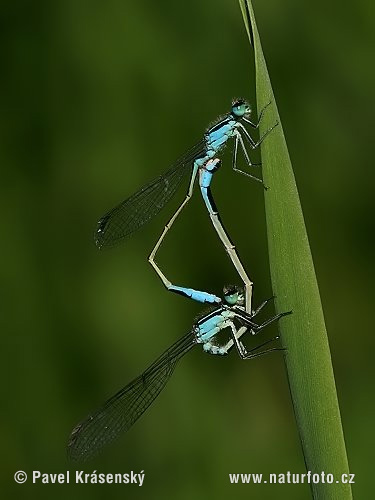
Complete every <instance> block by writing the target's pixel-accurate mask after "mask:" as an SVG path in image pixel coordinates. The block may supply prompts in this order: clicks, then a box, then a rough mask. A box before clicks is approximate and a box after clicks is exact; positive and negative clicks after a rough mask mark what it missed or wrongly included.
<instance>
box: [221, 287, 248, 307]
mask: <svg viewBox="0 0 375 500" xmlns="http://www.w3.org/2000/svg"><path fill="white" fill-rule="evenodd" d="M223 293H224V300H225V302H226V303H227V304H229V305H230V306H235V305H237V306H241V305H242V304H243V303H244V301H245V297H244V293H243V289H242V288H241V287H239V286H237V285H226V286H225V287H224V288H223Z"/></svg>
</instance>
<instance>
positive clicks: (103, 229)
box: [95, 140, 205, 248]
mask: <svg viewBox="0 0 375 500" xmlns="http://www.w3.org/2000/svg"><path fill="white" fill-rule="evenodd" d="M204 154H205V142H204V140H202V141H201V142H199V143H198V144H196V145H195V146H194V147H193V148H192V149H190V150H189V151H188V152H187V153H186V154H185V155H184V156H182V157H181V158H180V159H179V160H178V161H177V162H176V163H175V164H174V165H173V166H172V167H171V168H170V169H169V170H167V172H165V173H164V174H162V175H159V177H157V178H156V179H154V180H153V181H151V182H149V183H148V184H146V185H145V186H143V187H142V188H141V189H140V190H139V191H137V192H136V193H134V194H133V195H132V196H130V197H129V198H127V199H126V200H124V201H123V202H122V203H120V204H119V205H117V207H115V208H113V209H112V210H110V211H109V212H107V213H106V214H105V215H104V216H103V217H102V218H101V219H100V220H99V221H98V226H97V228H96V231H95V243H96V245H97V246H98V247H99V248H102V247H104V246H113V245H115V244H117V243H119V242H120V241H121V240H123V239H125V238H127V237H128V236H130V235H131V234H132V233H134V232H135V231H137V230H138V229H140V228H141V227H142V226H143V225H144V224H146V222H148V221H149V220H151V219H152V218H153V217H154V216H155V215H157V214H158V213H159V212H160V210H161V209H162V208H163V207H164V205H165V204H166V203H167V202H168V201H169V200H170V199H171V198H172V196H173V195H174V194H175V192H176V191H177V189H178V187H179V186H180V184H181V181H182V179H183V178H184V177H185V175H186V174H187V173H188V172H189V171H191V168H192V166H193V163H194V160H195V159H196V158H199V157H201V156H203V155H204Z"/></svg>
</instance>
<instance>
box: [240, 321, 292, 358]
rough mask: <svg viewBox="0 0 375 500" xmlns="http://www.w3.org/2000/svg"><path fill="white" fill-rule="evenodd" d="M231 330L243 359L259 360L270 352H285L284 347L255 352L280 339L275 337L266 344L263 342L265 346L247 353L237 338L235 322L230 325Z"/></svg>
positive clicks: (257, 347)
mask: <svg viewBox="0 0 375 500" xmlns="http://www.w3.org/2000/svg"><path fill="white" fill-rule="evenodd" d="M230 328H231V331H232V337H233V341H234V344H235V346H236V348H237V352H238V354H239V356H240V358H241V359H253V358H258V357H259V356H263V355H264V354H268V353H269V352H273V351H283V350H284V349H283V348H282V347H272V348H271V349H266V350H265V351H260V352H255V351H257V350H258V349H260V348H261V347H263V346H265V345H266V344H269V343H270V342H273V341H275V340H278V338H279V337H274V338H272V339H270V340H267V341H266V342H263V344H261V345H259V346H256V347H254V348H253V349H251V350H250V351H247V350H246V349H245V347H244V345H243V344H242V343H241V342H240V341H239V340H238V338H237V329H236V327H235V325H234V323H233V322H231V323H230Z"/></svg>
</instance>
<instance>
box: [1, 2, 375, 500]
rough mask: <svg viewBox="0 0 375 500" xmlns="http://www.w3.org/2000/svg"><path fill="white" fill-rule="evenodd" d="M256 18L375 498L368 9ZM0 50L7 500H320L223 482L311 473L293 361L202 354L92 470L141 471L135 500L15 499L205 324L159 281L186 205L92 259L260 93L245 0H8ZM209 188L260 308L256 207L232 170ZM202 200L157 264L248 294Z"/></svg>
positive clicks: (333, 5) (365, 476)
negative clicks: (120, 394)
mask: <svg viewBox="0 0 375 500" xmlns="http://www.w3.org/2000/svg"><path fill="white" fill-rule="evenodd" d="M254 7H255V12H256V15H257V21H258V28H259V31H260V36H261V40H262V43H263V49H264V52H265V55H266V58H267V62H268V66H269V72H270V75H271V79H272V83H273V87H274V91H275V95H276V99H277V104H278V106H279V111H280V115H281V118H282V121H283V127H284V130H285V133H286V136H287V141H288V146H289V149H290V154H291V158H292V162H293V164H294V168H295V175H296V179H297V183H298V187H299V191H300V196H301V201H302V205H303V208H304V214H305V219H306V224H307V228H308V233H309V237H310V243H311V247H312V252H313V256H314V261H315V266H316V271H317V275H318V281H319V285H320V291H321V296H322V301H323V305H324V311H325V317H326V321H327V328H328V332H329V338H330V344H331V349H332V357H333V363H334V369H335V374H336V382H337V390H338V395H339V399H340V405H341V411H342V419H343V425H344V430H345V436H346V443H347V450H348V455H349V461H350V467H351V471H352V472H353V473H356V485H355V487H354V494H355V496H356V497H357V498H361V499H364V498H369V497H370V492H372V491H373V485H372V484H371V483H370V477H371V475H372V472H373V471H372V466H373V447H371V446H370V440H371V438H373V422H374V418H375V404H374V399H373V389H374V362H373V356H374V338H373V331H374V328H373V323H372V311H373V307H374V295H375V292H374V286H373V282H374V266H373V258H374V229H375V228H374V202H373V200H374V180H375V173H374V168H373V160H372V157H373V139H372V136H373V128H374V126H373V110H374V94H373V89H374V87H375V85H374V84H375V81H374V80H375V78H374V71H373V53H372V50H371V47H373V46H374V22H373V16H374V7H373V2H370V0H359V1H358V2H355V3H352V4H351V5H350V9H347V8H346V9H343V8H342V3H341V2H339V1H338V0H333V1H332V2H329V3H327V2H323V1H322V0H318V1H317V2H314V3H308V2H304V3H303V4H301V2H298V1H297V0H287V1H283V2H281V1H280V0H269V1H267V2H260V1H259V0H257V1H255V2H254ZM0 33H1V34H0V36H1V44H0V51H1V61H2V64H1V97H0V99H1V116H0V127H1V134H0V135H1V150H0V155H1V156H0V164H1V172H2V173H1V184H0V189H1V195H0V204H1V213H2V217H1V236H2V243H1V254H2V255H1V267H0V273H1V305H0V310H1V331H2V346H3V349H2V362H1V364H0V366H1V378H2V411H1V420H2V421H1V434H2V437H1V442H2V447H1V448H2V451H1V457H2V463H1V466H0V474H1V476H2V480H3V481H4V483H3V486H2V491H3V493H4V498H31V499H34V498H38V499H44V498H50V497H51V495H53V496H54V497H55V498H59V499H60V498H61V499H65V498H67V495H69V498H71V499H72V500H73V499H84V498H90V499H96V498H103V497H104V496H105V497H106V498H110V499H112V498H113V499H117V498H123V496H124V495H125V496H127V497H131V498H134V499H138V498H139V499H144V498H156V499H158V498H165V497H167V496H173V497H174V498H177V499H179V500H184V499H190V498H192V497H193V496H194V497H195V498H197V499H206V498H220V499H221V498H226V497H227V496H228V495H232V496H234V497H235V498H239V499H242V498H248V497H249V496H251V497H252V498H259V499H260V498H262V499H274V498H288V499H298V500H301V499H307V498H309V489H308V487H307V486H306V485H289V486H288V485H278V486H277V485H237V486H234V485H230V484H229V480H228V473H230V472H231V473H232V472H242V473H250V472H255V473H269V472H276V473H283V472H284V473H286V472H287V471H292V472H303V471H304V463H303V456H302V453H301V449H300V444H299V438H298V434H297V430H296V426H295V422H294V417H293V409H292V406H291V402H290V398H289V393H288V386H287V379H286V373H285V369H284V365H283V359H282V356H281V355H278V354H277V353H276V354H275V355H272V356H271V355H270V356H266V357H264V358H261V359H258V360H255V361H253V362H251V363H250V362H249V363H245V362H241V361H240V360H239V359H238V357H237V356H236V354H235V353H232V355H231V356H228V357H227V358H225V359H222V358H221V359H220V358H215V357H209V356H207V355H204V354H203V353H202V352H201V351H200V349H199V348H197V349H196V350H195V351H193V352H191V353H190V354H189V355H188V356H187V357H186V358H185V359H184V360H183V361H182V362H181V364H180V366H179V367H178V368H177V370H176V372H175V374H174V376H173V378H172V380H171V381H170V383H169V385H168V386H167V388H166V390H165V391H164V392H163V393H162V395H161V396H160V398H159V399H158V400H157V402H156V403H155V405H154V406H153V407H152V408H151V409H150V410H149V411H148V412H147V413H146V415H145V416H144V417H142V419H141V420H140V421H139V422H138V423H137V424H136V425H135V426H134V428H133V429H132V430H131V432H129V434H128V435H127V436H123V437H122V438H121V439H120V440H119V441H118V442H116V444H114V445H113V446H112V447H110V448H108V449H106V450H105V452H104V453H103V454H102V455H101V456H100V457H98V458H97V459H96V460H95V461H94V462H91V463H89V464H87V465H85V466H83V467H78V468H79V469H84V470H86V471H88V472H92V471H93V470H97V471H98V472H112V473H115V472H121V473H126V472H129V471H131V470H133V471H136V472H140V471H142V470H144V471H145V474H146V477H145V482H144V485H143V487H142V488H139V487H138V486H128V485H106V486H103V485H83V486H80V485H75V484H70V485H59V486H56V485H52V486H51V485H49V486H48V485H41V484H39V485H33V484H31V481H28V482H27V483H26V484H24V485H17V484H15V483H14V481H13V474H14V473H15V472H16V471H17V470H20V469H22V470H25V471H26V472H27V473H28V474H31V472H32V470H40V471H42V472H51V473H52V472H54V473H56V472H64V471H66V470H67V468H71V469H72V470H73V469H74V467H72V466H71V465H69V464H68V463H67V461H66V457H65V445H66V441H67V437H68V434H69V432H70V431H71V428H72V427H73V425H75V424H76V423H77V422H78V421H79V420H80V419H81V418H83V417H84V416H86V415H87V413H88V412H89V411H90V410H92V409H95V408H96V407H97V406H98V405H99V404H100V403H102V402H103V401H104V400H105V399H106V398H107V397H109V396H110V395H112V394H113V393H114V392H115V391H116V390H117V389H119V388H120V387H121V386H122V385H125V383H127V382H128V381H129V380H130V379H131V378H132V377H133V376H135V375H137V374H138V373H140V371H141V370H143V369H144V368H145V367H146V366H147V365H148V363H150V362H151V361H152V360H153V359H154V358H155V357H156V356H157V355H158V354H159V353H160V352H161V351H162V350H164V348H166V347H167V346H168V345H169V344H171V343H172V342H173V341H174V340H175V339H176V338H177V337H179V336H180V335H182V334H183V333H185V332H186V331H188V330H189V329H190V327H191V324H192V321H193V318H194V317H195V316H196V314H198V313H199V312H200V311H201V309H202V308H201V306H199V304H195V303H193V302H191V303H190V302H189V301H188V300H185V299H183V298H182V297H180V296H178V295H173V294H168V293H167V292H166V290H165V289H164V288H163V287H162V285H161V283H160V282H159V280H158V278H157V277H156V275H155V274H154V273H153V272H152V270H151V267H150V266H149V265H148V263H147V255H148V253H149V251H150V250H151V248H152V246H153V244H154V242H155V241H156V239H157V237H158V236H159V234H160V231H161V229H162V226H163V224H164V223H165V221H166V219H167V217H168V216H169V215H170V214H171V213H172V211H173V209H174V207H176V206H177V204H178V202H179V201H180V200H181V199H182V197H183V191H180V193H179V196H177V197H176V199H175V200H173V202H172V203H171V204H169V205H168V207H167V208H166V209H165V210H164V211H163V212H162V214H161V215H160V216H158V217H157V218H156V219H155V221H153V222H152V224H150V225H148V226H147V228H144V230H143V231H141V232H140V233H139V234H137V235H136V236H135V237H134V238H132V239H131V240H129V242H128V243H127V245H124V246H123V247H119V248H117V249H115V250H113V251H109V252H104V251H103V252H99V251H98V250H97V249H96V248H95V246H94V244H93V238H92V235H93V229H94V228H95V223H96V220H97V219H98V218H99V217H100V216H101V215H102V214H103V213H104V212H105V211H106V210H107V209H109V208H111V207H112V206H114V205H115V204H116V203H118V202H119V201H120V200H121V199H122V198H124V197H126V196H128V195H129V194H131V193H132V192H134V191H135V190H136V189H137V188H138V187H140V186H141V185H142V184H143V183H145V182H147V181H149V180H150V179H152V178H153V177H155V176H156V175H158V174H159V173H161V172H162V171H163V170H165V169H166V168H167V167H168V166H169V164H170V163H172V162H173V161H174V160H175V159H176V158H177V157H178V156H179V155H181V154H182V153H183V152H184V151H185V150H186V149H187V148H189V147H190V146H191V145H192V144H193V143H194V142H195V141H196V140H197V139H199V138H200V137H201V135H202V132H203V130H204V128H205V127H206V126H207V125H208V124H209V123H210V121H211V120H213V119H214V118H215V117H216V116H217V115H219V114H221V113H225V112H226V111H227V110H228V108H229V104H230V101H231V99H232V97H235V96H246V97H247V98H249V99H251V100H252V101H254V88H253V82H254V75H253V72H252V54H251V52H250V49H249V45H248V41H247V37H246V33H245V29H244V26H243V22H242V17H241V13H240V9H239V6H238V4H237V2H236V1H224V0H218V1H216V2H213V1H210V0H209V1H207V2H201V1H199V0H192V1H190V2H187V3H185V4H182V3H179V2H174V1H172V0H163V1H159V2H152V1H151V0H138V1H137V2H129V1H124V0H123V1H119V0H109V1H107V2H99V1H95V0H92V1H90V2H85V1H76V0H74V1H73V0H64V1H54V2H48V1H46V0H41V1H33V2H31V1H12V2H9V1H5V2H2V7H1V31H0ZM228 154H229V153H228V152H227V153H226V155H227V158H228V159H229V156H228ZM226 163H227V162H226ZM213 189H214V194H215V197H216V200H217V204H218V206H219V207H220V208H221V211H222V217H223V220H224V222H225V224H226V226H227V227H228V228H229V229H230V233H231V236H232V238H233V240H234V241H235V242H236V245H237V248H238V250H239V252H240V255H241V256H242V258H243V260H244V262H245V263H246V267H247V269H248V271H249V273H250V274H251V276H252V278H253V280H254V281H255V283H256V298H257V301H258V302H259V301H261V300H262V299H263V298H265V297H268V296H270V295H271V294H272V290H271V289H270V279H269V270H268V261H267V246H266V234H265V223H264V211H263V193H262V189H260V188H259V186H257V185H256V184H254V183H253V182H251V181H247V180H246V179H245V178H243V177H242V176H237V175H234V174H233V172H231V170H230V169H229V168H222V170H221V171H220V172H219V173H218V175H217V177H216V178H215V181H214V186H213ZM194 198H195V199H193V201H192V202H191V205H190V206H189V208H188V209H187V210H186V212H185V213H184V214H183V216H182V217H181V218H180V220H179V221H178V223H177V224H176V226H175V228H174V230H173V232H172V233H171V234H170V235H169V237H168V239H167V240H166V244H165V246H164V247H163V248H162V250H161V252H160V254H159V263H160V265H161V266H162V268H163V270H164V271H165V272H166V274H167V275H168V276H169V277H170V278H171V280H172V281H173V282H174V283H176V284H182V285H188V286H192V287H196V288H200V289H203V290H208V291H213V292H215V293H220V290H221V287H222V285H223V284H224V283H228V282H229V283H232V282H238V279H237V278H236V275H235V273H234V272H233V269H232V268H231V265H230V262H229V260H228V259H227V257H226V255H225V252H224V251H223V249H222V248H221V246H220V245H219V243H218V240H217V238H216V235H215V233H214V230H213V229H212V227H211V226H210V223H209V219H208V217H207V215H206V213H205V211H204V208H203V204H202V201H201V199H200V196H199V195H195V197H194ZM206 251H207V252H208V251H212V255H211V256H210V258H205V257H204V256H203V257H202V253H203V252H204V253H206ZM271 312H272V311H270V313H271ZM272 333H274V332H269V335H272ZM326 472H329V471H326Z"/></svg>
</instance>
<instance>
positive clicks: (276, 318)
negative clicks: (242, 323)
mask: <svg viewBox="0 0 375 500" xmlns="http://www.w3.org/2000/svg"><path fill="white" fill-rule="evenodd" d="M289 314H292V311H286V312H282V313H279V314H276V315H275V316H272V318H270V319H267V320H266V321H264V323H262V324H260V325H259V326H258V329H257V333H258V332H259V331H260V330H263V329H264V328H266V326H268V325H270V324H271V323H274V322H275V321H278V320H279V319H280V318H283V317H284V316H289Z"/></svg>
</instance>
